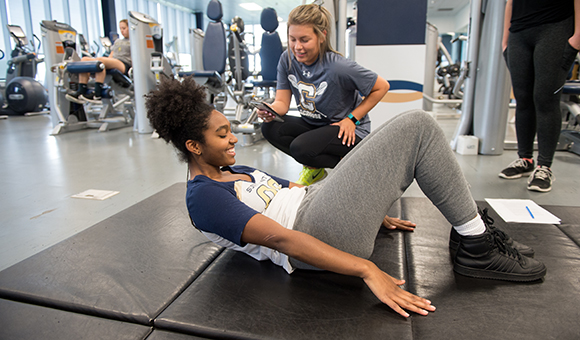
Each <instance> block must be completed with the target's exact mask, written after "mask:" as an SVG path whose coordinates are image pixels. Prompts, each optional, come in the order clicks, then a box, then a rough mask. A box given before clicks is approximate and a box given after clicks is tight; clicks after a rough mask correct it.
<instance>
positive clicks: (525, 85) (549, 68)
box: [507, 17, 578, 167]
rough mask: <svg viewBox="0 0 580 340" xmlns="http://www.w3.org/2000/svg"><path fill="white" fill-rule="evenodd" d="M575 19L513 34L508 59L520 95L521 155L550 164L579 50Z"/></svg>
mask: <svg viewBox="0 0 580 340" xmlns="http://www.w3.org/2000/svg"><path fill="white" fill-rule="evenodd" d="M573 33H574V18H573V17H570V18H568V19H566V20H563V21H561V22H557V23H552V24H544V25H541V26H537V27H531V28H528V29H525V30H523V31H520V32H516V33H510V35H509V41H508V48H507V61H508V67H509V71H510V74H511V78H512V86H513V90H514V96H515V98H516V102H517V106H516V135H517V140H518V156H519V157H520V158H533V156H534V155H533V151H534V138H535V136H536V133H537V134H538V165H544V166H548V167H550V166H551V165H552V160H553V158H554V152H555V151H556V146H557V145H558V139H559V137H560V130H561V128H562V123H561V122H562V115H561V112H560V97H561V93H562V86H563V85H564V83H565V82H566V76H567V75H568V72H569V70H570V67H571V66H572V63H573V62H574V58H575V57H576V54H577V53H578V51H576V50H575V49H574V48H572V46H570V44H569V43H568V38H570V37H571V36H572V34H573Z"/></svg>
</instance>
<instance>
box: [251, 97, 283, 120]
mask: <svg viewBox="0 0 580 340" xmlns="http://www.w3.org/2000/svg"><path fill="white" fill-rule="evenodd" d="M250 105H252V106H253V107H255V108H257V109H259V110H264V111H268V112H270V113H271V114H272V115H274V120H275V121H277V122H281V123H283V122H284V118H282V116H280V115H279V114H278V112H276V111H274V109H273V108H272V107H271V106H270V105H268V103H264V102H251V103H250Z"/></svg>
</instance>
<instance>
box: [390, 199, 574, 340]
mask: <svg viewBox="0 0 580 340" xmlns="http://www.w3.org/2000/svg"><path fill="white" fill-rule="evenodd" d="M479 206H480V207H482V208H484V207H488V205H487V204H486V203H483V202H479ZM402 215H403V218H406V219H410V220H413V221H416V222H417V223H418V226H417V229H416V230H415V232H414V233H408V234H407V237H406V238H407V240H406V241H407V242H406V243H407V249H408V253H407V255H408V262H409V277H410V279H409V280H410V291H412V292H413V293H416V294H418V295H419V296H422V297H425V298H428V299H430V300H431V301H432V302H433V304H434V305H435V306H436V307H437V311H436V312H434V313H430V315H429V316H427V317H420V316H414V317H413V333H414V337H415V338H416V339H466V338H469V339H573V338H577V336H578V334H580V323H579V322H578V320H580V313H579V312H578V305H580V284H579V278H580V248H578V246H577V245H576V244H575V243H574V242H573V241H572V240H571V239H570V238H568V237H567V236H566V235H565V234H564V233H562V231H561V230H560V229H559V228H558V227H556V226H554V225H532V224H515V223H514V224H507V223H505V222H504V221H503V220H502V219H501V218H500V217H499V216H498V215H497V214H495V212H494V211H493V210H492V209H490V216H491V217H492V218H493V219H494V221H495V225H497V226H498V227H500V228H501V229H503V230H505V231H506V232H508V233H509V234H510V236H512V237H513V238H514V239H515V240H518V241H520V242H522V243H524V244H527V245H529V246H531V247H533V248H534V249H535V251H536V258H537V259H539V260H540V261H542V262H544V263H545V264H546V266H547V268H548V273H547V275H546V278H545V281H544V282H534V283H509V282H503V281H495V280H480V279H472V278H468V277H464V276H461V275H458V274H455V273H454V272H453V266H452V262H451V259H450V256H449V253H448V250H447V247H448V242H449V231H450V229H449V228H450V225H449V223H448V222H447V221H446V220H445V219H444V218H443V216H442V215H441V214H440V213H439V211H438V210H437V209H436V208H435V207H434V206H433V205H432V204H431V202H430V201H428V200H426V199H422V198H406V199H404V200H403V202H402ZM558 217H560V218H562V222H563V223H567V220H566V219H567V218H568V217H567V216H562V215H558Z"/></svg>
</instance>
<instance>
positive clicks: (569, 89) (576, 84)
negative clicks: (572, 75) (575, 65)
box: [562, 80, 580, 94]
mask: <svg viewBox="0 0 580 340" xmlns="http://www.w3.org/2000/svg"><path fill="white" fill-rule="evenodd" d="M562 93H563V94H580V81H578V80H573V81H570V80H569V81H567V82H566V84H564V89H563V90H562Z"/></svg>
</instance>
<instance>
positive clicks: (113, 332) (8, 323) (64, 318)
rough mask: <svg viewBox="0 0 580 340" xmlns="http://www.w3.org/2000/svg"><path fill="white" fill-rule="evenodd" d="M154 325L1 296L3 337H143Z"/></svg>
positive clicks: (26, 339)
mask: <svg viewBox="0 0 580 340" xmlns="http://www.w3.org/2000/svg"><path fill="white" fill-rule="evenodd" d="M151 330H152V328H151V327H148V326H143V325H136V324H131V323H127V322H121V321H114V320H107V319H102V318H96V317H94V316H88V315H82V314H77V313H71V312H65V311H62V310H57V309H52V308H46V307H40V306H34V305H29V304H25V303H21V302H15V301H9V300H3V299H0V339H6V340H9V339H18V340H37V339H43V340H62V339H85V340H101V339H115V340H142V339H145V338H146V337H147V335H148V334H149V333H150V332H151Z"/></svg>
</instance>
